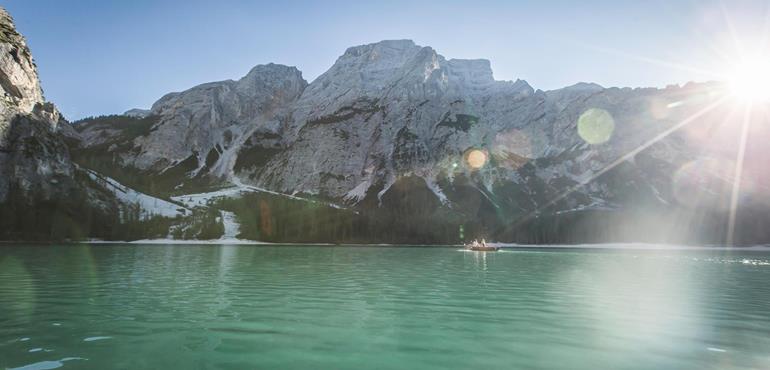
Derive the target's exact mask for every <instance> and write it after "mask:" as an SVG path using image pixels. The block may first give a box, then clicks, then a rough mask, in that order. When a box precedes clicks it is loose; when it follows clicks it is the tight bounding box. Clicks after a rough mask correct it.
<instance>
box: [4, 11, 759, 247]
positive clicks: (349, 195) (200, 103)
mask: <svg viewBox="0 0 770 370" xmlns="http://www.w3.org/2000/svg"><path fill="white" fill-rule="evenodd" d="M8 19H9V18H8ZM7 23H8V24H10V26H4V27H10V29H12V24H11V23H10V22H7ZM13 32H14V33H13V35H17V36H18V34H16V33H15V31H13ZM5 37H6V39H8V40H11V39H13V38H10V39H9V36H7V32H6V36H5ZM6 39H4V40H3V41H4V44H3V45H4V46H3V47H6V48H7V49H3V50H6V52H4V53H3V55H4V57H3V58H4V59H3V60H2V61H3V68H2V70H3V73H4V76H0V77H3V78H2V83H3V88H4V89H5V91H6V99H7V101H6V102H5V104H6V106H7V107H10V108H6V109H8V112H13V114H10V113H9V115H6V116H4V117H11V116H12V115H15V116H14V117H16V118H9V119H8V120H7V122H11V123H12V122H16V121H19V120H21V121H24V122H27V121H30V120H34V121H35V122H43V123H45V124H39V125H32V124H28V123H27V124H21V123H16V124H13V123H12V124H11V130H8V129H5V131H7V132H15V131H14V130H17V131H18V130H21V128H24V129H26V130H28V131H29V130H35V131H34V132H33V134H31V135H32V136H34V137H36V138H37V140H38V141H41V142H42V143H43V144H42V145H39V146H37V147H35V148H32V147H31V146H28V147H23V148H22V149H21V150H22V151H24V150H23V149H24V148H26V152H25V153H26V156H24V157H19V156H18V155H17V156H15V157H13V156H11V157H9V155H8V154H4V157H0V160H5V162H4V163H3V165H2V166H1V167H0V170H2V171H6V172H7V171H9V170H11V169H13V171H15V175H12V176H10V175H9V176H5V177H4V178H6V179H9V178H15V179H18V181H17V183H18V184H22V185H23V187H26V188H32V187H37V188H40V189H48V190H42V191H41V193H42V194H43V195H42V197H43V198H45V197H46V196H47V197H48V198H49V199H55V198H56V197H57V196H58V195H57V194H60V193H57V190H59V189H64V188H66V187H67V186H72V187H76V188H78V189H86V190H85V191H88V190H87V189H91V188H98V189H101V193H105V194H107V195H106V196H103V197H102V198H103V200H102V201H101V203H102V204H108V203H109V204H112V207H113V209H114V208H115V207H117V209H118V210H117V211H114V210H113V213H114V212H117V213H119V214H121V215H125V214H126V210H125V207H126V205H129V206H131V207H136V212H134V214H135V215H139V217H134V221H136V222H135V223H134V224H133V225H132V227H130V228H127V227H126V226H125V224H126V222H125V220H124V219H125V217H123V216H122V217H121V220H119V221H118V222H112V224H111V225H112V226H110V230H111V231H110V232H105V231H104V227H102V229H98V228H97V229H98V230H99V232H98V233H96V232H94V230H97V229H93V228H92V229H89V230H91V231H90V232H88V233H86V234H87V236H92V237H93V236H96V235H97V234H99V235H100V236H101V237H106V238H118V237H119V236H120V237H121V238H124V239H125V238H129V239H136V238H141V237H147V232H142V231H141V230H143V228H145V229H146V228H147V227H148V225H152V229H153V230H154V231H153V232H152V233H151V234H152V235H156V236H166V235H167V236H169V237H175V238H217V237H223V238H232V237H238V238H248V239H254V240H263V241H276V242H288V241H291V242H387V243H458V242H461V241H463V240H468V239H471V238H476V237H486V238H488V239H493V240H497V241H505V242H530V243H540V242H596V241H655V242H660V241H670V242H692V243H722V242H724V241H725V238H726V234H727V228H726V225H727V220H728V218H729V217H730V215H729V209H728V208H729V207H727V206H726V204H729V203H730V194H731V191H732V185H733V181H732V179H733V174H734V173H735V164H734V163H735V161H734V158H735V154H736V148H735V147H734V146H726V145H718V144H719V143H718V142H717V144H714V138H715V137H717V138H721V139H723V140H724V142H733V141H731V140H732V139H733V138H734V137H736V136H735V135H736V134H735V133H734V131H735V130H731V131H730V132H728V133H726V134H725V133H724V130H723V129H722V127H723V126H724V122H725V120H726V118H725V117H731V116H730V115H729V114H730V111H731V109H730V107H728V106H726V105H724V104H721V99H722V96H723V95H724V90H725V88H724V86H723V85H722V84H720V83H702V84H688V85H686V86H684V87H680V86H671V87H668V88H666V89H656V88H639V89H630V88H604V87H602V86H599V85H597V84H592V83H578V84H576V85H573V86H569V87H566V88H563V89H558V90H551V91H541V90H536V89H534V88H533V87H531V86H530V85H529V84H528V83H527V82H525V81H523V80H517V81H498V80H495V79H494V76H493V72H492V68H491V64H490V62H489V61H487V60H483V59H473V60H465V59H446V58H445V57H444V56H442V55H440V54H439V53H437V52H436V51H435V50H434V49H432V48H430V47H423V46H419V45H416V44H415V43H414V42H412V41H410V40H386V41H381V42H377V43H373V44H368V45H362V46H356V47H351V48H349V49H347V50H346V51H345V52H344V53H343V54H342V55H341V56H340V57H339V58H338V59H337V61H336V62H335V63H334V65H332V66H331V68H330V69H329V70H328V71H326V72H325V73H323V74H322V75H320V76H319V77H318V78H316V79H315V80H314V81H312V82H310V83H308V82H306V81H305V80H304V79H303V78H302V74H301V72H300V71H299V70H297V69H296V68H295V67H289V66H283V65H277V64H267V65H259V66H256V67H254V68H253V69H252V70H251V71H249V72H248V73H247V74H246V75H245V76H244V77H242V78H240V79H239V80H235V81H234V80H227V81H219V82H211V83H206V84H202V85H198V86H195V87H192V88H190V89H188V90H186V91H182V92H174V93H169V94H166V95H165V96H163V97H161V98H160V99H159V100H158V101H157V102H155V103H154V104H153V106H152V108H151V109H150V110H141V109H134V110H130V111H128V112H126V113H124V114H122V115H113V116H103V117H94V118H88V119H84V120H81V121H77V122H74V123H73V124H72V125H70V124H69V123H67V122H66V121H64V120H63V119H61V118H60V117H59V116H58V113H56V112H55V109H54V108H53V106H52V105H51V104H50V103H45V102H44V100H43V98H42V93H41V92H40V88H39V84H38V83H37V76H36V74H35V71H34V64H32V61H31V57H29V51H28V49H26V46H24V45H23V39H20V36H18V37H17V38H16V39H13V40H16V41H13V40H11V41H13V42H16V43H15V44H14V43H13V42H6ZM19 40H21V41H20V42H21V43H19ZM14 45H15V46H14ZM13 48H15V50H18V51H17V52H16V54H14V53H13V52H11V51H10V50H11V49H13ZM14 55H17V56H19V57H17V58H14V57H13V56H14ZM17 75H18V76H17ZM8 76H12V77H8ZM7 81H11V82H10V84H9V82H7ZM6 86H8V87H6ZM35 107H37V108H35ZM13 127H19V128H16V129H13ZM33 127H38V128H35V129H33ZM766 134H767V132H766V130H764V131H760V132H758V133H757V135H758V136H759V137H761V136H762V135H766ZM20 142H21V141H20V140H19V139H15V141H14V143H11V144H10V146H8V145H9V144H4V145H6V147H13V146H14V145H15V147H14V148H16V149H13V150H14V152H16V153H18V152H19V150H20V149H18V148H20V147H19V145H20V144H19V143H20ZM70 154H71V160H70ZM42 156H44V158H43V159H41V157H42ZM72 162H74V163H76V165H75V164H73V163H72ZM31 163H38V165H36V166H33V165H32V164H31ZM41 163H42V164H43V165H40V164H41ZM19 168H20V169H19ZM34 168H36V169H37V170H33V169H34ZM40 169H46V170H45V171H44V172H45V173H44V174H41V173H39V172H40V171H41V170H40ZM48 169H50V170H48ZM25 171H26V172H25ZM34 171H37V172H38V173H33V172H34ZM67 171H69V172H67ZM73 171H74V172H73ZM760 172H761V171H756V170H755V169H752V168H747V170H746V174H745V175H744V176H746V177H747V179H748V181H744V183H750V184H751V185H752V186H744V188H745V189H744V188H742V190H743V193H742V198H741V201H740V202H739V206H741V207H742V209H741V213H740V216H739V217H738V219H737V221H736V223H737V225H738V227H737V229H736V231H735V233H734V234H735V241H736V242H738V243H752V242H760V241H768V240H770V234H768V232H767V231H765V230H764V228H763V227H762V226H761V222H760V221H761V220H763V219H767V218H766V217H767V215H768V212H767V210H768V209H770V205H768V204H766V202H763V201H761V199H765V197H763V195H764V189H765V187H764V186H765V183H764V182H763V180H762V178H761V176H757V173H760ZM68 173H81V174H85V175H86V176H85V177H86V178H87V179H88V180H89V181H90V183H88V184H86V185H83V184H77V183H72V184H71V185H68V184H70V183H67V184H64V185H63V182H66V181H65V180H63V178H66V177H67V174H68ZM56 174H60V175H56ZM93 183H95V184H96V186H94V184H93ZM18 184H17V185H13V186H19V185H18ZM30 184H32V185H30ZM51 184H54V185H55V186H52V185H51ZM89 184H90V185H89ZM65 185H66V186H65ZM8 187H9V185H6V188H8ZM38 198H39V197H38ZM87 198H89V199H90V198H93V197H91V196H89V197H87ZM96 199H98V198H96ZM115 204H117V206H115ZM102 209H105V210H107V209H109V207H102ZM132 209H134V208H132ZM137 212H138V213H137ZM149 219H151V221H148V220H149ZM115 230H120V231H121V232H115ZM104 235H106V236H104Z"/></svg>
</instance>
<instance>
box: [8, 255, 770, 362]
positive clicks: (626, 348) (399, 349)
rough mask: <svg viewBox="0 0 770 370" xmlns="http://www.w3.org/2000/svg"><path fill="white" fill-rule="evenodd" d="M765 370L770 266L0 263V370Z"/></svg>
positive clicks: (344, 260)
mask: <svg viewBox="0 0 770 370" xmlns="http://www.w3.org/2000/svg"><path fill="white" fill-rule="evenodd" d="M57 367H61V368H64V369H67V368H73V369H109V368H119V369H171V368H175V369H247V368H250V369H254V368H296V369H300V368H326V369H331V368H335V369H360V368H379V369H404V368H419V369H444V368H490V369H492V368H494V369H511V368H519V369H555V368H560V369H766V368H770V252H767V251H746V250H726V249H725V250H667V249H662V250H660V249H657V250H636V249H622V250H607V249H559V248H555V249H514V250H505V251H501V252H496V253H486V254H485V253H479V252H465V251H460V250H458V249H457V248H456V247H453V248H450V247H448V248H435V247H431V248H428V247H344V246H337V247H331V246H250V245H241V246H235V245H231V246H227V245H225V246H217V245H122V244H111V245H69V246H33V245H2V246H0V368H22V369H53V368H57Z"/></svg>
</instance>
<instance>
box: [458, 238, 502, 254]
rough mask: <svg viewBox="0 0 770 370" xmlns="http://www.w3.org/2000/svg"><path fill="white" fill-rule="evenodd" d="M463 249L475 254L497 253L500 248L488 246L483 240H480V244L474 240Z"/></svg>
mask: <svg viewBox="0 0 770 370" xmlns="http://www.w3.org/2000/svg"><path fill="white" fill-rule="evenodd" d="M465 249H466V250H469V251H476V252H497V251H498V250H499V249H500V247H495V246H493V245H489V244H487V242H486V241H485V240H484V239H481V242H480V243H479V242H478V241H477V240H474V241H473V242H472V243H469V244H466V245H465Z"/></svg>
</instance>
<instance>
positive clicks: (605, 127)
mask: <svg viewBox="0 0 770 370" xmlns="http://www.w3.org/2000/svg"><path fill="white" fill-rule="evenodd" d="M577 129H578V135H580V137H581V138H582V139H583V140H585V141H586V142H587V143H589V144H592V145H596V144H601V143H604V142H606V141H607V140H609V139H610V137H612V132H613V131H615V120H614V119H613V118H612V115H611V114H610V112H607V111H606V110H604V109H599V108H591V109H589V110H587V111H585V112H583V114H581V115H580V118H578V124H577Z"/></svg>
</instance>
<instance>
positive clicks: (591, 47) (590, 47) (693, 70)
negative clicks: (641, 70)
mask: <svg viewBox="0 0 770 370" xmlns="http://www.w3.org/2000/svg"><path fill="white" fill-rule="evenodd" d="M571 43H572V44H573V45H576V46H580V47H582V48H585V49H588V50H593V51H598V52H601V53H604V54H609V55H615V56H620V57H624V58H628V59H632V60H636V61H640V62H645V63H648V64H651V65H655V66H659V67H666V68H670V69H673V70H678V71H683V72H691V73H696V74H700V75H705V76H709V77H711V78H714V79H724V78H725V76H724V74H721V73H718V72H715V71H711V70H707V69H702V68H696V67H692V66H688V65H686V64H681V63H676V62H671V61H667V60H663V59H656V58H650V57H645V56H641V55H636V54H631V53H628V52H625V51H621V50H615V49H611V48H606V47H601V46H596V45H591V44H586V43H583V42H578V41H573V42H571Z"/></svg>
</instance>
